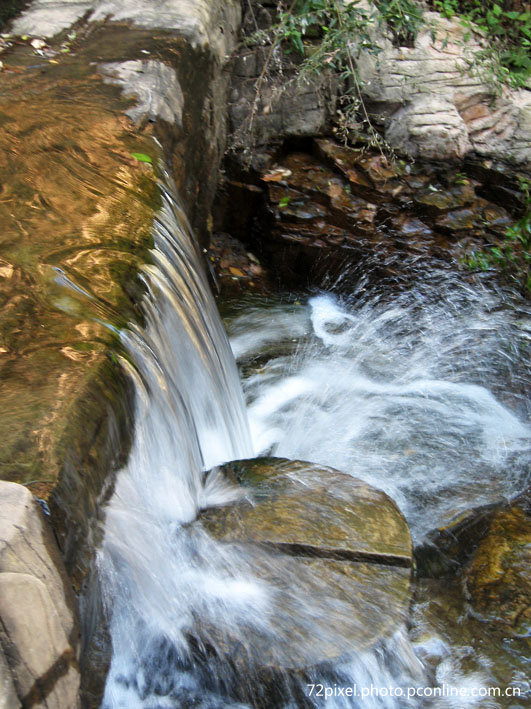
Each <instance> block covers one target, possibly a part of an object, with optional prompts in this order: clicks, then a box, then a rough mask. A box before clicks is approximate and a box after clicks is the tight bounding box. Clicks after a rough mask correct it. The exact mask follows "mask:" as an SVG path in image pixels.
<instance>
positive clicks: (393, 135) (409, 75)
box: [358, 12, 531, 167]
mask: <svg viewBox="0 0 531 709" xmlns="http://www.w3.org/2000/svg"><path fill="white" fill-rule="evenodd" d="M423 17H424V25H423V27H421V28H420V30H419V32H418V35H417V37H416V40H415V43H414V46H413V47H397V46H394V44H393V42H392V40H391V38H390V37H386V36H385V35H384V34H382V33H376V32H373V39H374V41H375V42H376V43H377V44H378V46H379V47H380V48H381V51H380V53H379V54H378V55H377V56H375V55H374V54H370V53H369V52H364V51H362V52H361V56H360V57H359V59H358V70H359V73H360V79H361V83H362V86H363V94H364V96H365V98H366V100H367V101H368V102H369V103H370V106H371V110H372V111H374V113H375V115H376V116H377V119H379V120H380V121H381V122H382V123H383V124H384V125H385V135H386V138H387V139H388V140H389V142H390V143H391V145H393V147H395V148H396V149H397V150H400V151H403V152H406V153H408V154H410V155H412V156H414V157H422V158H428V159H430V158H433V159H449V158H450V159H452V158H453V159H455V158H462V157H464V156H465V155H466V154H467V153H469V152H471V151H472V150H474V151H476V152H477V153H480V154H482V155H489V156H491V157H495V158H498V159H501V160H507V159H510V160H512V161H515V162H517V163H520V164H522V165H525V166H527V167H529V165H530V164H531V137H530V136H531V124H530V121H531V95H530V92H529V91H526V90H525V89H520V90H513V89H508V88H506V87H505V88H503V90H502V91H501V95H499V96H498V95H496V92H495V88H494V87H493V85H492V81H490V82H489V76H488V68H486V67H485V65H484V63H482V62H478V60H477V58H476V54H477V53H478V52H480V51H481V50H482V48H483V47H484V45H485V42H486V40H485V39H484V38H483V37H482V36H481V34H480V33H479V32H477V33H475V32H474V31H473V30H472V29H471V28H469V27H464V26H463V25H462V24H461V23H460V22H459V20H458V19H457V18H452V19H446V18H444V17H442V16H441V15H439V14H438V13H436V12H424V14H423ZM432 35H434V36H435V41H434V40H433V38H432ZM484 61H485V60H483V62H484Z"/></svg>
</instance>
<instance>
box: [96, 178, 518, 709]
mask: <svg viewBox="0 0 531 709" xmlns="http://www.w3.org/2000/svg"><path fill="white" fill-rule="evenodd" d="M163 197H164V199H163V208H162V210H161V212H160V214H159V217H158V220H157V222H156V224H155V234H154V241H155V248H154V250H153V263H152V264H151V265H149V266H146V267H145V268H144V271H143V280H144V283H145V286H146V289H147V292H146V295H145V298H144V312H145V324H144V326H143V327H142V328H140V327H131V328H130V329H129V330H125V331H123V332H122V335H121V337H122V341H123V344H124V346H125V348H126V350H127V352H128V357H127V359H126V358H124V359H123V364H124V367H125V368H126V369H127V371H128V372H129V373H130V374H131V376H132V378H133V380H134V383H135V387H136V411H135V421H136V424H135V438H134V443H133V448H132V451H131V454H130V457H129V461H128V463H127V466H126V468H125V469H123V470H122V471H121V472H120V473H119V475H118V479H117V483H116V488H115V492H114V495H113V497H112V499H111V501H110V503H109V505H108V507H107V510H106V520H105V534H104V540H103V544H102V546H101V548H100V550H99V553H98V560H97V564H98V570H99V575H100V580H101V586H102V593H103V601H104V604H105V606H106V609H107V613H108V617H109V630H110V636H111V640H112V661H111V666H110V670H109V674H108V678H107V683H106V688H105V696H104V700H103V704H102V706H103V707H104V708H105V709H117V708H119V707H124V708H127V709H136V708H137V707H138V708H142V709H148V708H149V709H162V708H163V707H164V708H166V707H168V708H170V707H171V708H172V709H173V708H177V707H202V708H203V707H204V708H206V707H209V708H214V707H219V708H221V707H251V706H260V707H262V706H263V707H266V706H278V707H283V708H284V709H288V708H289V709H295V707H298V706H308V707H311V706H316V707H319V706H326V707H358V706H363V707H371V706H374V707H400V706H412V705H418V706H441V707H446V706H448V707H460V706H462V704H461V703H460V701H461V700H460V699H457V700H456V699H451V698H446V699H440V700H437V701H434V702H433V703H432V702H431V700H426V699H422V700H420V699H415V700H413V699H408V700H407V701H406V700H405V699H401V698H399V697H395V696H388V695H385V696H378V697H369V698H364V699H363V700H360V699H355V698H346V697H345V696H344V695H343V696H333V697H326V698H321V697H318V696H314V697H313V698H310V697H309V696H308V691H307V690H305V687H304V685H305V686H306V687H307V686H308V683H312V682H313V683H324V684H327V685H328V686H330V687H338V686H358V687H362V686H364V687H367V686H370V685H375V686H380V687H381V686H387V687H389V686H392V687H406V686H409V685H412V684H419V683H420V684H430V683H432V684H441V683H446V684H451V685H453V686H456V687H462V686H468V685H470V684H474V685H479V686H484V685H485V686H486V685H488V684H489V683H492V677H491V676H489V673H488V671H486V670H485V669H484V668H483V669H482V668H481V667H479V669H478V668H476V667H472V668H468V669H467V668H465V667H463V666H462V664H460V663H459V662H458V661H457V660H456V658H457V659H458V658H459V657H460V655H459V653H461V655H462V648H461V647H460V646H459V645H456V646H454V647H452V646H450V645H449V644H448V643H447V642H445V641H444V640H443V639H442V638H441V637H440V635H437V633H436V631H435V630H434V629H433V627H431V626H430V625H429V623H428V622H427V621H426V620H425V619H423V618H421V619H420V620H419V619H418V618H417V621H416V622H417V626H416V627H417V637H416V638H413V636H411V637H409V636H408V632H407V630H406V628H405V627H403V628H402V629H400V630H399V631H398V632H397V633H395V634H394V635H393V636H392V637H386V638H382V642H381V643H380V644H379V645H378V646H377V647H375V648H373V649H372V650H368V651H365V652H362V653H354V654H353V655H352V656H351V657H350V658H346V659H345V660H344V661H342V662H341V663H336V664H335V665H334V666H328V667H326V668H322V669H321V670H320V671H317V670H312V671H309V672H308V673H307V675H306V676H305V677H304V678H302V679H299V680H293V681H290V682H286V684H285V685H283V687H282V688H281V689H280V690H279V689H278V687H277V690H278V691H277V694H276V695H275V699H274V700H273V699H271V698H270V697H271V696H272V695H271V694H268V692H269V691H270V690H269V689H264V687H261V685H260V671H259V667H258V666H256V665H255V660H256V658H254V659H253V658H250V660H249V666H250V667H251V671H250V674H249V675H248V676H243V675H242V673H241V670H239V669H238V667H237V666H236V665H234V666H231V664H230V663H228V662H223V661H222V660H221V659H220V658H221V653H218V652H216V651H214V652H211V650H212V647H213V648H214V650H216V637H218V636H217V635H216V633H218V631H219V633H220V637H221V638H223V633H224V632H227V633H229V632H230V634H231V636H236V637H241V638H242V639H243V638H245V637H246V635H247V634H248V633H250V632H252V633H258V634H259V636H260V637H261V638H264V639H265V641H266V642H268V643H273V644H275V643H276V644H278V646H279V647H280V648H281V649H283V648H285V650H286V652H289V643H290V632H291V630H290V627H289V614H288V615H286V616H285V618H286V622H285V624H284V625H283V627H282V630H281V631H279V630H278V628H277V626H276V625H275V624H274V623H273V622H272V619H273V618H278V617H279V614H282V613H283V607H281V606H280V605H278V603H279V602H278V601H277V600H276V599H277V598H280V596H279V595H278V589H275V588H271V587H270V586H268V585H267V584H265V583H264V582H263V581H262V580H260V578H258V573H257V570H256V569H255V568H253V564H252V559H251V558H249V557H248V556H246V553H245V549H244V548H238V547H237V546H231V545H228V546H227V545H223V544H220V543H219V542H217V541H215V540H214V539H212V538H211V537H210V536H209V535H208V534H207V533H206V531H205V530H204V529H203V528H202V526H201V524H200V523H197V522H195V520H196V519H197V517H198V514H199V513H200V511H201V509H203V508H207V507H209V506H212V505H224V504H229V503H230V502H231V501H233V500H235V499H237V497H238V494H239V493H238V491H237V490H236V488H235V487H234V485H232V484H231V483H230V482H228V481H227V480H225V479H223V478H222V477H221V476H220V475H216V474H213V475H209V476H208V477H206V478H205V475H204V471H206V470H209V469H211V468H213V466H216V465H218V464H220V463H223V462H225V461H228V460H233V459H238V458H244V457H250V456H253V455H257V454H264V453H267V454H272V455H277V456H285V457H290V458H299V459H302V460H308V461H312V462H317V463H322V464H325V465H329V466H333V467H336V468H338V469H339V470H342V471H344V472H346V473H349V474H351V475H353V476H355V477H358V478H361V479H363V480H365V481H366V482H368V483H370V484H371V485H373V486H375V487H377V488H380V489H382V490H384V491H385V492H386V493H387V494H388V495H390V496H391V497H392V498H393V499H394V500H395V501H396V502H397V504H398V505H399V506H400V508H401V510H402V511H403V513H404V514H405V516H406V518H407V520H408V522H409V524H410V527H411V530H412V534H413V537H414V540H415V542H417V543H418V542H420V541H422V539H423V538H424V536H425V534H426V533H427V532H428V531H429V530H431V529H433V528H435V527H437V526H440V525H442V524H444V523H445V522H447V521H449V519H451V518H452V517H453V516H455V514H456V513H458V512H459V511H460V510H463V509H467V508H470V507H473V506H477V505H479V504H483V503H487V502H492V501H497V500H500V499H503V498H507V497H510V496H511V495H513V494H514V493H516V492H519V491H520V490H522V489H523V488H524V487H525V485H526V484H528V482H527V481H526V470H528V468H527V467H526V466H527V464H528V462H529V450H530V445H529V434H530V429H529V426H528V425H527V424H526V417H527V414H528V412H527V409H526V398H525V375H526V372H525V366H524V364H525V346H526V344H527V343H528V341H529V336H530V330H529V325H530V320H529V317H528V315H526V314H525V313H524V312H522V311H521V310H518V309H517V308H516V306H514V305H511V304H510V302H504V298H503V296H502V295H500V294H497V293H495V292H493V291H491V290H489V289H488V288H487V287H484V288H479V290H477V289H474V288H472V287H471V286H470V285H467V284H466V283H462V282H460V281H459V280H458V279H456V278H450V277H448V276H447V274H444V273H441V274H437V273H432V274H430V281H429V282H423V281H422V280H420V279H419V282H418V283H417V284H414V285H413V286H412V288H411V289H409V290H408V291H407V292H402V293H394V292H385V290H382V291H381V292H378V291H377V290H374V289H371V288H370V287H369V286H368V284H367V283H366V282H365V281H362V282H360V285H359V287H358V289H357V290H356V291H355V292H352V293H351V294H350V295H349V296H348V297H338V296H337V295H334V294H332V293H326V292H319V293H314V294H306V295H300V294H299V295H298V296H289V297H285V298H281V297H278V298H269V299H256V298H254V299H248V300H247V301H245V300H243V301H241V302H239V303H238V304H237V307H236V308H235V307H232V306H231V308H232V309H231V308H229V310H231V314H230V315H229V316H228V317H227V318H226V319H225V324H226V328H227V331H228V333H229V337H230V345H231V347H232V353H231V349H230V347H229V342H228V340H227V337H226V335H225V332H224V330H223V326H222V323H221V320H220V318H219V315H218V311H217V308H216V305H215V303H214V301H213V299H212V297H211V295H210V291H209V288H208V284H207V282H206V280H205V278H204V276H203V272H202V268H201V266H200V265H199V260H198V257H197V254H196V250H195V248H194V246H193V240H192V238H191V235H190V230H189V227H188V226H187V223H186V219H185V217H184V214H183V212H182V210H181V209H180V207H179V204H178V201H177V198H176V195H175V191H174V188H173V186H172V184H171V181H170V179H169V178H168V177H166V180H165V187H164V194H163ZM233 354H234V357H233ZM234 358H236V360H237V362H238V365H239V367H240V373H241V381H242V382H243V392H242V387H241V385H240V381H239V379H238V372H237V368H236V364H235V361H234ZM244 397H245V400H244ZM270 563H271V564H274V563H275V559H274V557H273V558H272V559H271V561H270ZM284 582H285V585H286V586H287V590H286V589H284V599H285V598H287V599H288V600H287V602H288V604H289V603H292V602H293V603H298V604H299V605H301V604H303V605H304V606H305V607H306V609H307V610H306V616H305V617H306V618H307V620H306V621H305V622H307V623H308V626H309V625H310V623H311V622H312V619H313V618H314V617H317V615H316V614H318V613H319V609H318V608H313V607H312V603H311V599H305V597H304V595H300V594H302V593H303V592H302V591H300V592H299V590H298V588H297V583H296V579H295V578H294V579H292V580H291V581H289V580H288V579H284V580H283V583H284ZM286 594H287V595H286ZM418 607H420V606H417V608H418ZM417 615H418V613H417ZM281 617H284V616H281ZM420 626H422V627H421V630H422V632H420V631H419V627H420ZM205 627H207V628H208V627H211V628H214V629H215V631H214V632H213V635H212V638H211V639H210V640H209V642H207V643H205V642H204V639H203V638H204V636H203V635H201V633H198V632H197V629H198V628H205ZM313 632H314V638H313V642H314V643H316V644H319V643H320V642H322V641H323V640H324V639H325V638H324V636H323V637H320V636H319V633H318V632H316V631H315V628H313ZM323 632H324V631H323ZM220 643H221V645H220V647H221V646H222V645H223V639H222V640H221V641H220ZM434 648H435V649H434ZM218 649H219V648H218ZM428 655H429V656H430V658H431V660H430V662H428V661H426V657H427V656H428ZM430 663H431V664H430ZM480 665H481V663H480ZM487 665H488V663H486V664H485V663H484V667H487ZM255 670H256V676H253V672H254V671H255ZM511 680H514V681H518V676H517V675H516V674H515V675H514V676H513V677H512V678H511ZM279 691H280V696H279V695H278V692H279ZM301 697H304V699H301ZM478 701H479V700H478ZM482 701H483V703H482V704H481V706H493V707H495V706H498V704H496V703H495V702H494V703H491V704H488V705H487V704H486V703H484V700H482ZM473 704H474V702H473V701H472V700H470V701H469V704H468V705H470V706H472V705H473ZM513 706H519V705H516V704H514V705H513Z"/></svg>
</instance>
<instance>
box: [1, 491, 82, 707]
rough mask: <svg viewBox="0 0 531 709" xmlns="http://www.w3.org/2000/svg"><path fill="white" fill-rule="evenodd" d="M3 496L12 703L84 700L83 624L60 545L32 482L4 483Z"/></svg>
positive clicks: (5, 632) (4, 643)
mask: <svg viewBox="0 0 531 709" xmlns="http://www.w3.org/2000/svg"><path fill="white" fill-rule="evenodd" d="M0 502H1V506H0V625H1V630H0V660H2V658H3V662H1V661H0V681H1V682H3V685H4V687H5V692H6V695H5V696H9V694H11V696H12V695H13V692H15V694H16V697H17V698H18V699H17V700H16V701H13V703H12V704H8V705H7V706H10V707H11V706H13V707H15V706H17V702H20V703H22V704H23V706H33V705H34V704H38V705H39V706H43V707H44V706H45V707H57V709H60V708H61V707H67V706H68V707H77V706H79V700H78V692H79V684H80V677H79V670H78V664H77V661H78V658H79V628H78V623H77V611H76V608H75V600H74V596H73V593H72V589H71V587H70V583H69V581H68V579H67V576H66V572H65V570H64V567H63V565H62V562H61V559H60V555H59V550H58V548H57V545H56V543H55V540H54V538H53V535H52V533H51V531H50V529H49V527H48V523H47V521H46V520H45V519H44V515H43V512H42V510H41V509H40V507H39V505H38V504H37V503H36V502H35V500H34V499H33V497H32V495H31V494H30V492H29V491H28V490H27V489H26V488H24V487H22V486H21V485H17V484H15V483H8V482H0ZM2 653H3V654H2ZM18 705H20V704H18Z"/></svg>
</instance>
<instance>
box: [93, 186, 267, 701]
mask: <svg viewBox="0 0 531 709" xmlns="http://www.w3.org/2000/svg"><path fill="white" fill-rule="evenodd" d="M162 197H163V206H162V209H161V211H160V213H159V215H158V219H157V221H156V223H155V227H154V249H153V251H152V257H153V263H152V264H151V265H149V266H146V267H145V268H144V271H143V275H142V277H143V280H144V283H145V286H146V295H145V298H144V315H145V324H144V326H143V327H137V326H132V327H131V329H129V330H127V331H125V332H123V333H122V340H123V343H124V346H125V349H126V352H127V353H128V358H127V359H125V358H124V366H125V367H126V369H127V370H128V371H129V372H130V374H131V376H132V377H133V379H134V382H135V388H136V411H135V432H134V442H133V446H132V450H131V453H130V456H129V461H128V463H127V466H126V468H125V469H124V470H122V471H121V472H119V474H118V477H117V481H116V488H115V492H114V495H113V497H112V500H111V501H110V504H109V506H108V508H107V509H106V519H105V534H104V541H103V544H102V547H101V549H100V550H99V553H98V560H97V563H98V568H99V573H100V578H101V585H102V593H103V600H104V604H105V605H106V606H107V608H108V610H109V616H110V634H111V639H112V652H113V655H112V664H111V669H110V673H109V678H108V682H107V687H106V692H105V698H104V706H106V707H127V708H128V709H132V707H135V706H148V704H144V703H143V701H144V699H146V697H147V698H149V697H150V696H151V694H153V693H154V694H156V695H158V694H161V693H162V694H165V693H170V692H171V691H173V693H174V694H175V692H178V691H182V692H184V693H186V692H187V691H189V690H190V691H191V689H193V688H191V687H190V683H192V684H193V682H194V678H193V676H192V675H191V674H189V673H188V674H187V672H186V671H184V670H183V673H182V677H180V676H179V670H178V667H179V665H181V666H184V665H186V663H187V660H189V654H190V650H189V645H188V641H187V637H186V635H187V633H188V632H189V631H190V628H191V627H192V626H193V623H194V615H195V614H196V613H204V614H205V617H214V616H215V615H216V613H223V615H224V617H225V616H229V617H231V618H233V619H234V620H235V622H236V621H237V620H238V618H239V617H240V616H241V615H242V614H245V612H246V611H247V610H249V608H248V606H249V604H252V606H253V608H254V609H256V607H257V604H259V602H260V597H261V591H260V589H259V588H258V587H256V585H255V584H253V582H252V580H248V579H246V578H243V577H240V576H239V575H238V574H237V573H235V572H232V573H230V574H228V572H226V568H225V567H226V564H224V560H223V559H222V558H219V554H218V557H216V550H215V548H214V545H213V544H211V545H209V546H208V549H206V550H205V549H203V548H202V547H203V545H205V544H207V543H208V540H205V539H202V538H192V537H191V536H190V535H189V534H187V532H186V525H187V524H188V523H189V522H191V521H192V520H194V519H195V517H196V516H197V513H198V511H199V510H200V509H201V507H203V506H206V505H208V504H212V503H216V504H220V503H223V502H226V501H228V500H230V499H231V496H233V495H234V491H233V490H231V489H230V488H229V487H228V486H227V485H226V484H223V483H220V482H219V481H216V479H215V478H211V479H210V481H209V483H208V485H206V486H205V484H204V481H203V471H205V470H208V469H210V468H212V467H213V466H215V465H216V464H219V463H222V462H224V461H226V460H230V459H235V458H241V457H246V456H249V455H251V454H252V447H251V442H250V437H249V431H248V425H247V419H246V413H245V407H244V402H243V397H242V392H241V386H240V383H239V379H238V373H237V370H236V366H235V362H234V358H233V356H232V353H231V351H230V348H229V345H228V342H227V338H226V335H225V332H224V330H223V327H222V324H221V321H220V319H219V316H218V313H217V309H216V305H215V303H214V301H213V298H212V296H211V294H210V291H209V287H208V283H207V281H206V278H205V276H204V274H203V270H202V267H201V265H200V262H199V257H198V254H197V252H196V248H195V246H194V243H193V239H192V237H191V234H190V229H189V226H188V225H187V221H186V217H185V215H184V213H183V211H182V209H181V208H180V207H179V205H178V203H177V200H176V195H175V192H174V189H173V188H172V184H171V181H170V178H169V177H167V176H166V179H165V181H164V185H163V186H162ZM172 653H173V654H174V655H175V658H174V659H175V661H174V662H173V664H172V660H171V657H173V655H172ZM163 655H166V656H167V657H166V663H167V666H166V665H165V666H164V667H162V665H163V664H164V663H163V661H162V659H161V658H162V656H163ZM169 656H171V657H170V659H168V657H169ZM170 665H171V667H172V668H173V669H170ZM157 672H158V673H159V674H160V676H158V675H157ZM165 672H168V673H172V672H174V674H175V677H173V678H172V677H169V678H168V677H166V678H164V677H163V675H164V673H165ZM164 681H166V682H167V683H168V688H167V691H166V690H165V688H164V687H163V686H162V684H163V683H164ZM148 701H149V700H148ZM175 701H177V700H175ZM180 701H181V703H180V704H179V703H178V705H179V706H181V705H182V706H185V705H186V701H185V700H182V699H181V700H180ZM149 706H151V704H149ZM157 706H159V705H157ZM160 706H162V704H161V705H160ZM164 706H168V705H166V704H164ZM171 706H174V705H171Z"/></svg>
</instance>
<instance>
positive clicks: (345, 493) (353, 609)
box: [197, 458, 412, 671]
mask: <svg viewBox="0 0 531 709" xmlns="http://www.w3.org/2000/svg"><path fill="white" fill-rule="evenodd" d="M221 470H222V472H223V473H224V474H225V475H226V476H227V477H229V478H230V479H232V480H233V481H234V482H235V483H237V484H239V485H241V486H242V497H241V498H240V500H239V501H238V502H236V503H235V504H232V505H229V506H224V507H217V508H210V509H207V510H205V511H204V512H203V513H202V515H201V517H200V520H201V522H202V525H203V526H204V527H205V528H206V530H207V531H208V532H209V533H210V534H211V535H212V536H213V537H214V538H215V539H217V540H218V541H220V542H222V543H223V544H227V545H231V547H234V548H236V549H243V550H244V553H245V556H246V558H248V559H249V560H250V561H249V564H250V568H251V569H252V571H253V573H254V574H255V575H256V576H258V578H260V579H262V581H264V582H265V584H266V588H268V589H269V590H270V591H271V597H272V598H273V599H274V609H273V612H272V613H270V614H269V618H270V623H271V625H272V633H273V636H274V639H273V640H272V638H271V633H264V634H263V633H261V632H260V631H258V630H257V629H253V628H252V627H251V628H249V630H248V632H246V634H245V637H241V636H239V635H237V634H236V633H233V631H232V629H231V628H223V627H216V628H212V627H200V628H199V629H198V630H197V633H198V635H199V637H201V638H202V639H203V640H204V641H205V642H206V641H207V640H206V639H208V642H209V643H210V644H213V645H214V647H215V650H216V653H217V654H218V655H221V656H224V657H227V658H229V659H230V661H231V662H233V663H236V665H239V666H242V665H244V666H245V667H246V668H249V667H251V668H256V667H263V668H269V669H275V668H276V669H281V670H290V671H295V670H297V671H300V670H303V669H305V668H309V667H311V666H314V665H318V664H321V663H324V662H326V661H330V660H335V659H338V658H339V657H341V656H346V655H349V654H350V653H360V652H362V651H364V650H367V649H369V648H372V647H374V646H375V645H377V644H379V643H380V642H382V641H383V640H384V639H386V638H389V637H391V636H392V635H393V633H394V631H395V630H396V629H397V628H398V627H399V626H400V625H401V624H402V623H403V622H404V621H405V619H406V617H407V612H408V606H409V601H410V576H411V564H412V557H411V554H412V550H411V538H410V534H409V530H408V527H407V524H406V522H405V520H404V518H403V516H402V514H401V513H400V511H399V510H398V508H397V507H396V505H395V504H394V503H393V502H392V500H390V498H388V497H387V495H385V494H384V493H383V492H380V491H379V490H376V489H374V488H371V487H370V486H368V485H366V484H365V483H363V482H361V481H360V480H356V479H355V478H352V477H351V476H349V475H346V474H343V473H340V472H338V471H337V470H333V469H332V468H327V467H324V466H320V465H314V464H311V463H305V462H301V461H290V460H286V459H283V458H258V459H254V460H244V461H236V462H232V463H228V464H226V465H224V466H223V467H222V468H221Z"/></svg>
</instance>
